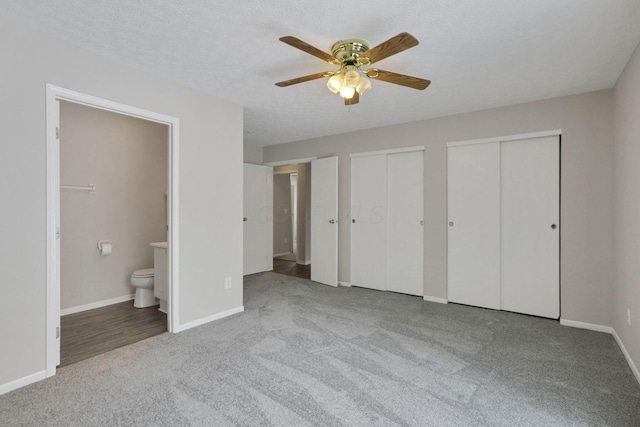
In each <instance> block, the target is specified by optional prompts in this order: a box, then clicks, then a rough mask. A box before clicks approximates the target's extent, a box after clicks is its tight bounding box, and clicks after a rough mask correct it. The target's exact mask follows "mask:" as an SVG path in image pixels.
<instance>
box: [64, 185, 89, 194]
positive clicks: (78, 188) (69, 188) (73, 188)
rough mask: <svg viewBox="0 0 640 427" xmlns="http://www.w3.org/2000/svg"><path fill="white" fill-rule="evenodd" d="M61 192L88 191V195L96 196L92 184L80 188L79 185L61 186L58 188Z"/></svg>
mask: <svg viewBox="0 0 640 427" xmlns="http://www.w3.org/2000/svg"><path fill="white" fill-rule="evenodd" d="M60 189H61V190H81V191H88V192H89V194H96V186H95V185H93V184H89V185H87V186H80V185H61V186H60Z"/></svg>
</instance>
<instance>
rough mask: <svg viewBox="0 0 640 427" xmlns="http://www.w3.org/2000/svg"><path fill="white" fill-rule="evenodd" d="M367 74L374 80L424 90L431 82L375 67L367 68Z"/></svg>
mask: <svg viewBox="0 0 640 427" xmlns="http://www.w3.org/2000/svg"><path fill="white" fill-rule="evenodd" d="M367 76H368V77H370V78H372V79H375V80H382V81H383V82H389V83H395V84H397V85H402V86H406V87H410V88H412V89H418V90H424V89H426V88H427V86H429V85H430V84H431V80H426V79H421V78H419V77H412V76H407V75H405V74H398V73H392V72H391V71H384V70H378V69H377V68H370V69H368V70H367Z"/></svg>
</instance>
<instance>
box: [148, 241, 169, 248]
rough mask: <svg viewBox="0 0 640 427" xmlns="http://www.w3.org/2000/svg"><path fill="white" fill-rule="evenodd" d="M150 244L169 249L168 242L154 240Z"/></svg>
mask: <svg viewBox="0 0 640 427" xmlns="http://www.w3.org/2000/svg"><path fill="white" fill-rule="evenodd" d="M149 244H150V245H151V246H153V247H154V248H160V249H167V242H154V243H149Z"/></svg>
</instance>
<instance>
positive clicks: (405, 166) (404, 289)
mask: <svg viewBox="0 0 640 427" xmlns="http://www.w3.org/2000/svg"><path fill="white" fill-rule="evenodd" d="M423 158H424V151H411V152H408V153H397V154H390V155H389V156H388V157H387V212H388V215H387V216H388V221H387V231H388V232H387V248H388V249H387V254H388V256H387V260H388V262H387V270H388V271H387V278H388V279H387V290H389V291H394V292H401V293H403V294H410V295H419V296H422V295H424V284H423V252H424V250H423V245H424V227H423V209H424V206H423V200H424V196H423V194H424V191H423V171H422V170H423V163H424V161H423Z"/></svg>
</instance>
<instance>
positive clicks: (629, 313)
mask: <svg viewBox="0 0 640 427" xmlns="http://www.w3.org/2000/svg"><path fill="white" fill-rule="evenodd" d="M627 323H628V324H629V325H631V309H630V308H627Z"/></svg>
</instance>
